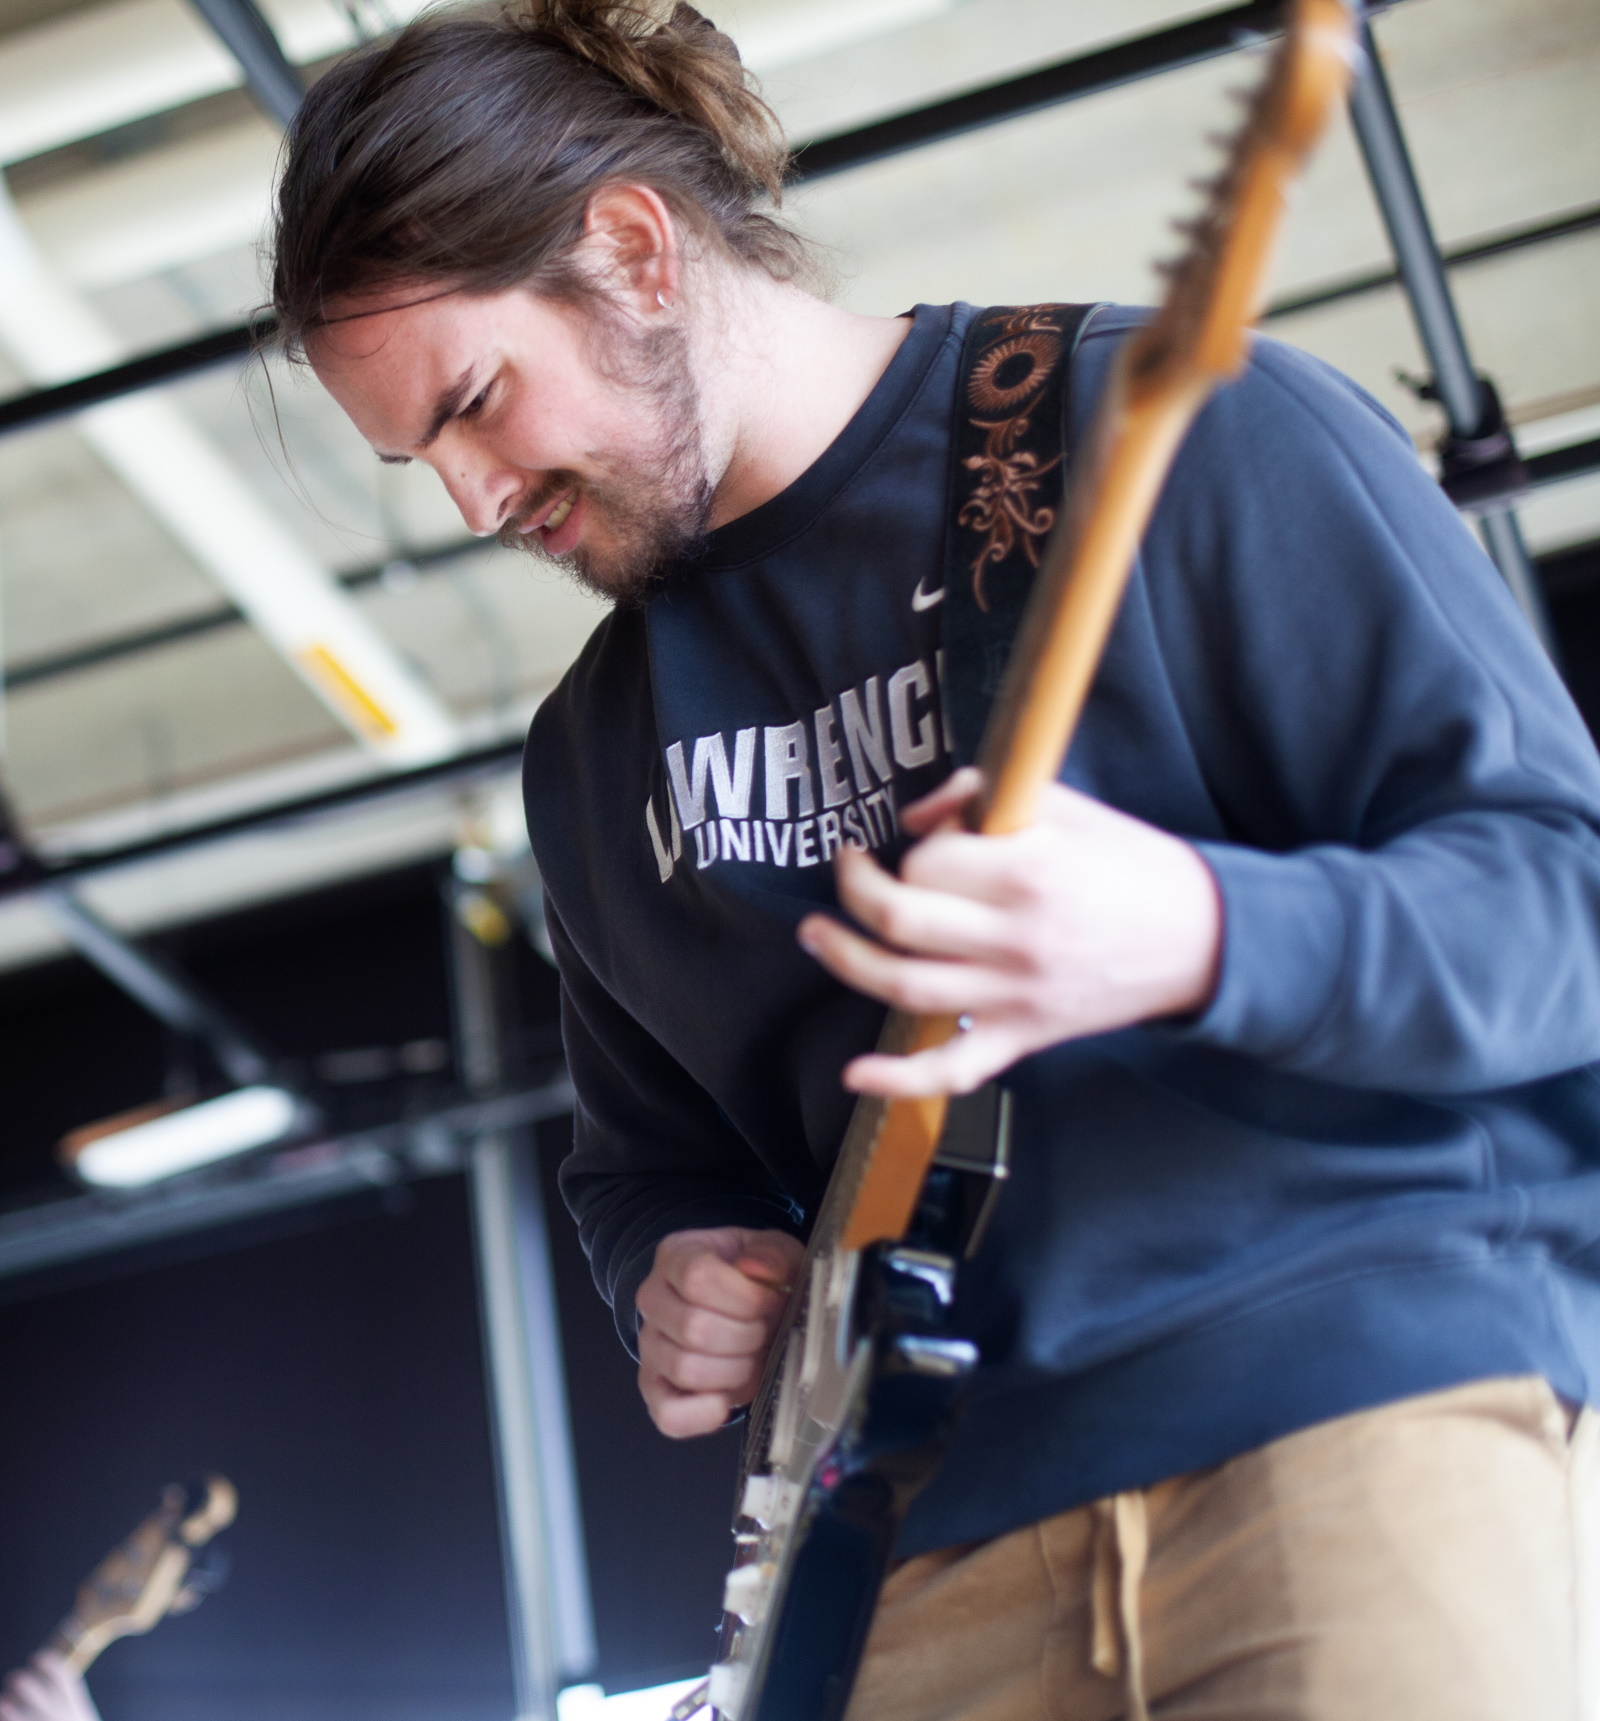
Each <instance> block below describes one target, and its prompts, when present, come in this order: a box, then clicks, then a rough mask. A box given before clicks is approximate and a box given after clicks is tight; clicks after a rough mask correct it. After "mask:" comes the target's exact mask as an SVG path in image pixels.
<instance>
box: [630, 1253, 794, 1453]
mask: <svg viewBox="0 0 1600 1721" xmlns="http://www.w3.org/2000/svg"><path fill="white" fill-rule="evenodd" d="M804 1259H805V1248H804V1245H803V1244H801V1243H800V1242H799V1241H798V1240H797V1239H795V1238H793V1237H791V1236H790V1235H789V1234H788V1232H786V1231H752V1230H748V1229H746V1228H745V1227H743V1226H739V1225H725V1226H722V1227H720V1228H718V1229H716V1230H710V1231H674V1232H673V1233H672V1235H671V1236H670V1237H663V1238H662V1240H661V1241H660V1242H659V1243H658V1244H657V1245H656V1258H655V1264H654V1265H653V1266H652V1268H651V1270H650V1277H649V1278H648V1279H646V1280H645V1282H644V1283H643V1284H642V1285H641V1286H640V1287H639V1295H638V1297H637V1299H636V1302H637V1306H638V1310H639V1391H640V1392H641V1393H643V1394H644V1401H645V1404H646V1405H647V1406H648V1407H649V1410H650V1415H651V1418H652V1420H653V1421H654V1422H655V1425H656V1427H657V1428H659V1429H660V1430H661V1432H662V1433H663V1434H668V1435H671V1436H672V1438H673V1439H674V1440H682V1439H684V1438H686V1437H687V1436H689V1435H691V1434H710V1433H711V1432H712V1431H713V1430H714V1429H718V1428H720V1427H721V1426H722V1425H723V1423H724V1422H726V1421H727V1420H728V1413H729V1412H730V1411H732V1410H737V1409H738V1408H739V1407H740V1406H741V1405H745V1404H748V1403H749V1402H750V1400H751V1399H752V1398H754V1397H755V1394H756V1388H757V1387H758V1386H759V1385H760V1384H761V1371H762V1370H763V1369H764V1368H765V1367H766V1363H767V1352H768V1350H770V1349H771V1347H772V1335H773V1334H774V1333H775V1332H776V1331H777V1329H778V1322H779V1321H780V1320H781V1319H782V1318H783V1311H784V1307H785V1305H786V1304H787V1303H788V1300H789V1294H790V1292H791V1291H792V1290H793V1288H794V1283H795V1278H796V1275H797V1274H798V1273H799V1271H800V1264H801V1262H802V1261H803V1260H804Z"/></svg>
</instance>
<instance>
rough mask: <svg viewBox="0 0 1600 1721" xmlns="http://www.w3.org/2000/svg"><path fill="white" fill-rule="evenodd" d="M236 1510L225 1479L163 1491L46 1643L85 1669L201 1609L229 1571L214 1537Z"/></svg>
mask: <svg viewBox="0 0 1600 1721" xmlns="http://www.w3.org/2000/svg"><path fill="white" fill-rule="evenodd" d="M238 1509H239V1497H238V1495H237V1494H236V1493H235V1491H234V1487H233V1484H232V1483H231V1482H229V1481H227V1480H226V1479H225V1478H224V1477H221V1476H210V1477H207V1478H206V1480H205V1481H204V1482H203V1483H200V1484H198V1485H196V1486H191V1487H181V1486H179V1485H178V1484H176V1483H173V1484H171V1485H169V1486H168V1487H166V1488H163V1489H162V1491H161V1504H160V1505H159V1506H157V1507H156V1509H155V1511H153V1512H152V1513H151V1514H150V1516H149V1517H148V1518H146V1519H145V1520H144V1522H143V1523H142V1524H140V1525H139V1527H138V1528H137V1529H136V1530H135V1531H134V1532H133V1534H132V1535H131V1536H129V1537H128V1539H127V1540H126V1541H125V1542H123V1543H121V1544H120V1545H119V1546H118V1547H115V1548H113V1549H112V1550H111V1552H110V1553H109V1554H107V1555H106V1557H105V1558H104V1559H103V1560H102V1561H101V1562H100V1564H99V1565H97V1566H96V1567H95V1569H94V1570H93V1571H92V1572H91V1573H90V1574H89V1576H88V1577H86V1578H85V1579H84V1580H83V1583H82V1585H81V1586H80V1587H79V1590H78V1598H77V1600H76V1601H75V1602H74V1603H73V1607H72V1612H71V1613H69V1614H68V1615H67V1617H66V1618H65V1619H64V1620H62V1622H61V1623H60V1625H58V1626H57V1627H56V1629H55V1631H54V1632H52V1633H51V1636H50V1641H49V1642H48V1643H47V1644H46V1645H45V1648H46V1649H50V1650H53V1651H54V1652H55V1653H56V1654H57V1655H59V1656H60V1657H61V1658H62V1659H63V1660H64V1661H65V1662H66V1663H67V1665H68V1666H69V1667H71V1668H72V1669H73V1670H74V1671H75V1672H77V1673H84V1672H86V1671H87V1670H88V1668H89V1665H90V1663H91V1662H92V1661H93V1660H94V1658H95V1657H96V1656H97V1655H99V1653H100V1651H101V1650H103V1649H104V1648H105V1647H106V1645H107V1644H108V1643H114V1642H115V1641H116V1640H117V1639H118V1638H119V1637H133V1636H137V1635H138V1634H140V1633H142V1632H146V1631H149V1630H150V1629H151V1628H152V1627H153V1626H155V1625H157V1624H159V1623H160V1622H161V1621H162V1620H163V1619H165V1618H166V1617H167V1615H168V1614H175V1613H187V1612H188V1611H189V1610H190V1609H191V1608H194V1607H198V1606H199V1605H200V1603H201V1601H203V1600H204V1599H205V1597H206V1596H207V1595H209V1594H210V1593H211V1592H212V1591H213V1590H214V1589H216V1588H217V1587H218V1585H219V1584H220V1583H221V1582H222V1578H223V1575H224V1573H225V1570H226V1568H225V1566H224V1564H223V1562H222V1560H221V1559H220V1558H219V1557H218V1556H219V1554H220V1550H219V1549H218V1548H216V1547H215V1545H214V1544H213V1543H212V1537H213V1536H215V1535H216V1534H217V1532H218V1531H219V1530H225V1529H227V1527H228V1525H229V1524H231V1523H232V1522H233V1520H234V1518H235V1516H236V1515H237V1513H238ZM202 1550H204V1552H202Z"/></svg>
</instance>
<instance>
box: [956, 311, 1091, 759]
mask: <svg viewBox="0 0 1600 1721" xmlns="http://www.w3.org/2000/svg"><path fill="white" fill-rule="evenodd" d="M1097 309H1099V307H1098V306H1096V305H1024V306H1015V305H997V306H994V307H993V308H992V309H990V310H987V311H980V312H979V313H978V314H977V315H976V316H975V317H974V318H973V319H972V323H971V325H970V327H969V328H968V330H967V337H966V343H965V345H964V346H963V348H962V353H961V366H960V373H959V379H958V381H957V384H956V422H955V435H954V438H953V440H952V443H951V452H950V483H949V491H948V513H947V516H946V519H947V525H946V531H945V580H944V591H945V601H944V615H943V635H944V658H945V663H944V671H945V688H944V694H945V710H946V714H947V716H948V717H949V721H950V727H951V730H952V732H953V734H954V736H955V756H956V759H957V762H958V763H960V764H963V765H965V764H970V763H971V762H972V760H973V759H974V758H975V757H976V755H977V750H978V742H979V740H980V738H981V737H982V734H983V725H984V721H985V719H986V718H987V717H988V715H989V707H990V705H991V704H992V703H993V702H994V696H995V694H996V693H997V692H998V691H999V689H1000V678H1001V676H1002V674H1003V673H1004V671H1005V666H1006V659H1007V658H1008V657H1009V656H1010V653H1011V641H1012V639H1013V638H1014V637H1015V635H1016V631H1017V627H1018V625H1019V624H1020V623H1021V620H1022V612H1023V608H1024V607H1025V605H1026V604H1027V601H1028V593H1029V592H1030V591H1031V590H1032V587H1033V576H1034V574H1035V572H1036V571H1037V569H1038V566H1039V558H1040V556H1041V555H1042V554H1043V553H1044V546H1045V542H1046V540H1047V539H1048V537H1049V535H1050V531H1051V528H1052V527H1053V526H1054V525H1055V523H1056V517H1057V515H1058V514H1059V513H1060V512H1061V501H1062V496H1063V493H1064V490H1065V485H1066V474H1067V467H1068V463H1069V460H1070V450H1069V447H1068V429H1067V417H1066V409H1067V384H1068V380H1069V378H1070V376H1071V372H1072V359H1073V355H1074V353H1075V352H1076V351H1077V347H1078V341H1079V339H1080V338H1081V336H1082V334H1083V330H1084V328H1085V326H1086V325H1087V323H1088V321H1089V319H1090V317H1091V316H1092V315H1093V314H1094V312H1095V311H1096V310H1097Z"/></svg>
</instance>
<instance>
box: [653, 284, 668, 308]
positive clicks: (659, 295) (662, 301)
mask: <svg viewBox="0 0 1600 1721" xmlns="http://www.w3.org/2000/svg"><path fill="white" fill-rule="evenodd" d="M656 303H657V304H658V305H659V306H660V307H661V308H662V310H663V311H670V310H671V309H672V307H671V305H669V304H668V303H667V296H666V294H665V293H663V292H662V291H661V289H660V288H659V287H657V288H656Z"/></svg>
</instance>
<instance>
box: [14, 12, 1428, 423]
mask: <svg viewBox="0 0 1600 1721" xmlns="http://www.w3.org/2000/svg"><path fill="white" fill-rule="evenodd" d="M196 3H197V4H198V3H199V0H196ZM206 3H207V4H213V3H215V4H221V3H223V0H206ZM1399 3H1400V0H1380V3H1377V4H1371V5H1369V6H1368V7H1367V11H1368V13H1369V14H1375V13H1377V12H1380V11H1384V10H1387V9H1388V7H1389V6H1392V5H1396V4H1399ZM1282 11H1283V6H1282V0H1247V3H1246V4H1244V5H1239V6H1231V7H1228V8H1227V9H1226V10H1224V11H1221V12H1215V13H1212V14H1211V15H1210V16H1208V17H1205V18H1198V19H1194V20H1191V21H1190V22H1188V23H1184V24H1177V25H1173V26H1171V27H1170V28H1168V29H1164V30H1156V31H1153V32H1152V33H1150V34H1149V35H1145V36H1138V37H1134V38H1132V39H1130V40H1128V41H1125V42H1115V43H1113V44H1112V45H1111V46H1110V47H1108V48H1099V49H1096V50H1095V51H1093V52H1092V53H1088V54H1079V55H1074V56H1073V57H1072V58H1070V59H1066V60H1060V61H1057V62H1056V63H1055V64H1054V65H1050V66H1044V67H1041V68H1039V69H1038V70H1037V71H1033V72H1027V73H1024V74H1023V75H1022V76H1021V77H1016V78H1006V79H1002V80H1001V81H1000V82H998V83H994V84H986V85H984V86H983V87H982V88H981V89H975V90H967V91H964V92H962V94H960V95H957V96H951V97H949V98H948V99H946V100H944V101H939V102H933V103H930V104H928V105H926V106H924V107H920V108H913V109H911V110H909V111H907V112H905V113H900V114H892V115H890V116H889V117H888V118H886V119H882V120H875V121H873V122H872V123H871V124H870V125H864V126H856V127H853V128H852V129H851V130H849V131H844V132H838V133H835V134H834V135H832V136H829V137H822V138H815V139H813V140H812V141H811V142H809V143H802V144H799V145H797V146H796V148H795V151H794V158H793V159H794V169H793V173H792V176H791V179H792V182H793V183H796V184H803V183H805V182H806V181H808V180H814V179H822V178H825V177H828V176H831V175H833V174H836V173H843V172H845V171H847V170H848V169H850V168H855V167H866V166H868V165H870V164H871V163H872V162H875V161H882V160H885V159H887V158H888V157H889V156H892V155H898V154H901V153H903V152H904V151H906V150H912V149H920V148H922V147H924V146H925V145H927V144H930V143H937V142H940V141H942V140H944V139H947V138H952V137H958V136H960V135H961V134H963V133H965V132H970V131H978V130H981V129H983V128H985V127H987V126H991V125H999V124H1002V123H1004V122H1005V121H1007V120H1014V119H1021V118H1024V117H1025V116H1026V115H1028V114H1033V113H1039V112H1042V111H1043V110H1044V109H1046V108H1051V107H1058V106H1060V105H1061V104H1063V103H1065V102H1070V101H1077V100H1079V99H1080V98H1082V97H1085V96H1092V95H1098V94H1101V93H1102V92H1104V91H1106V90H1113V89H1117V88H1120V87H1121V86H1122V85H1124V84H1130V83H1135V82H1138V81H1139V80H1141V79H1143V78H1148V77H1154V76H1157V75H1159V74H1160V73H1162V72H1172V71H1178V70H1180V69H1181V68H1183V67H1185V66H1192V65H1198V64H1199V63H1200V62H1201V61H1204V60H1210V59H1215V58H1217V57H1219V56H1221V55H1224V54H1229V53H1234V52H1236V51H1238V50H1239V49H1241V48H1246V47H1251V46H1254V45H1256V44H1258V43H1260V42H1262V41H1265V40H1268V39H1270V38H1271V37H1273V36H1276V35H1278V34H1279V33H1280V28H1281V19H1282ZM271 333H272V324H271V322H270V320H263V321H261V322H259V323H257V324H255V325H254V326H253V327H252V328H245V327H240V328H234V329H224V330H222V331H220V332H218V333H216V334H209V335H204V336H202V337H200V338H199V339H198V340H194V341H185V342H182V343H180V344H178V345H176V346H172V347H167V348H164V349H163V350H162V351H160V352H156V353H150V354H148V355H146V356H145V357H143V358H139V359H134V360H132V361H131V362H130V363H128V364H125V365H118V366H116V367H115V368H113V369H109V370H104V371H100V372H98V373H96V374H95V375H93V376H88V377H83V378H81V379H78V380H77V381H74V382H70V383H65V384H62V385H60V386H58V387H56V388H50V389H39V390H35V391H34V392H32V393H30V394H25V395H18V396H16V397H14V398H13V399H11V400H8V401H0V435H5V434H7V433H9V432H14V431H18V430H25V429H29V428H31V427H32V426H34V425H38V424H44V423H47V422H49V420H51V419H53V418H59V417H63V416H65V415H67V414H70V413H73V412H77V411H81V410H82V409H83V408H84V407H86V406H92V405H98V404H100V403H101V402H103V401H107V400H115V399H117V398H118V397H119V396H121V395H124V394H129V393H132V392H134V391H135V390H137V389H141V388H151V387H154V386H156V385H157V384H160V383H166V382H175V381H177V380H179V379H180V378H182V377H185V376H189V375H193V374H195V373H197V372H200V371H204V370H209V369H211V368H212V367H213V366H216V365H220V364H226V363H228V362H230V361H232V360H236V359H240V358H243V357H246V356H247V355H248V354H249V353H250V352H251V351H252V350H254V348H255V347H256V345H257V343H258V342H259V341H263V340H267V339H270V337H271Z"/></svg>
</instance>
